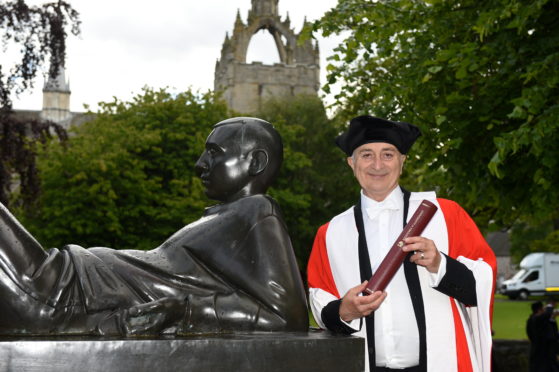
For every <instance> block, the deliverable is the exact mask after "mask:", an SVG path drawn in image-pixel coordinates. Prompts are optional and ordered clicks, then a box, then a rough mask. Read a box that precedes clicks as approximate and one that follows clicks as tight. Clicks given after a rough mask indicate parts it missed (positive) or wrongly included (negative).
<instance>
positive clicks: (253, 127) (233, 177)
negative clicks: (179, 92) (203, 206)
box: [196, 117, 283, 202]
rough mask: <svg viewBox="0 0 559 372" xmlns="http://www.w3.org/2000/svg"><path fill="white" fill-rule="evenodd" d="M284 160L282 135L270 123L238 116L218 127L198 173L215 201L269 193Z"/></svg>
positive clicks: (197, 166) (197, 165) (219, 124)
mask: <svg viewBox="0 0 559 372" xmlns="http://www.w3.org/2000/svg"><path fill="white" fill-rule="evenodd" d="M282 161H283V144H282V140H281V137H280V135H279V133H278V132H277V131H276V130H275V129H274V127H273V126H272V124H270V123H268V122H267V121H264V120H261V119H257V118H248V117H238V118H232V119H227V120H224V121H221V122H219V123H217V124H216V125H214V129H213V131H212V132H211V133H210V135H209V136H208V139H207V140H206V149H205V150H204V152H203V153H202V155H201V156H200V159H198V161H197V162H196V171H197V172H198V175H199V176H200V178H201V179H202V183H203V184H204V187H205V188H206V195H207V196H208V197H209V198H211V199H214V200H219V201H222V202H231V201H234V200H237V199H239V198H241V197H244V196H249V195H255V194H262V193H265V192H266V190H267V189H268V187H269V186H270V184H271V183H272V181H273V180H274V178H275V177H276V176H277V174H278V172H279V169H280V166H281V163H282Z"/></svg>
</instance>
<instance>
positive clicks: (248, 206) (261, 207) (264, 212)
mask: <svg viewBox="0 0 559 372" xmlns="http://www.w3.org/2000/svg"><path fill="white" fill-rule="evenodd" d="M235 204H236V205H235V206H234V207H235V209H236V210H238V211H240V212H250V214H251V215H252V216H258V217H259V218H262V217H265V216H269V215H278V214H279V213H280V212H279V206H278V203H277V202H276V201H275V200H274V199H272V197H270V196H269V195H265V194H256V195H251V196H247V197H244V198H241V199H239V200H237V201H236V202H235Z"/></svg>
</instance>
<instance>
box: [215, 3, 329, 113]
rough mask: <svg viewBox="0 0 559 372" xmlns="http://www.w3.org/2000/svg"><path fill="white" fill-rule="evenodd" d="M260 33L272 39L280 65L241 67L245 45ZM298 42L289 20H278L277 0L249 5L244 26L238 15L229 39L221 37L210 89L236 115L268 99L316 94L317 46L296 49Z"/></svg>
mask: <svg viewBox="0 0 559 372" xmlns="http://www.w3.org/2000/svg"><path fill="white" fill-rule="evenodd" d="M305 24H306V20H305ZM305 24H304V25H303V27H304V26H305ZM262 29H266V30H268V32H270V34H271V35H272V37H273V39H274V41H275V44H276V47H277V49H278V54H279V57H280V63H276V64H273V65H265V64H262V63H261V62H254V63H250V64H249V63H246V55H247V50H248V46H249V44H250V40H251V38H252V36H253V35H254V34H255V33H257V32H258V31H260V30H262ZM298 37H299V34H296V33H295V32H294V30H293V29H292V28H291V25H290V19H289V16H287V17H286V18H285V19H283V20H282V19H281V18H280V16H279V15H278V0H252V9H251V10H250V11H249V12H248V19H247V23H246V24H245V23H244V22H243V20H242V19H241V15H240V13H239V12H237V18H236V20H235V25H234V28H233V35H232V36H231V37H229V35H228V34H226V35H225V41H224V42H223V46H222V48H221V59H219V60H218V61H217V63H216V67H215V80H214V88H215V90H216V91H221V92H222V93H223V97H224V99H225V100H226V102H227V104H228V105H229V107H230V108H231V109H233V110H235V111H237V112H240V113H254V112H255V111H256V110H258V108H259V106H260V104H261V103H262V102H264V100H266V99H267V98H271V97H276V96H286V95H296V94H317V91H318V89H319V87H320V81H319V71H320V68H319V50H318V44H315V45H313V43H312V41H311V40H307V41H305V42H304V43H303V44H300V45H299V44H298V43H297V40H298Z"/></svg>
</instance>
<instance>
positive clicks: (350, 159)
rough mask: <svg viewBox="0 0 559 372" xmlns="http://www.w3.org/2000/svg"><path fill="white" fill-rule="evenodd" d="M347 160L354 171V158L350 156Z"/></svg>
mask: <svg viewBox="0 0 559 372" xmlns="http://www.w3.org/2000/svg"><path fill="white" fill-rule="evenodd" d="M346 160H347V165H349V166H350V167H351V169H352V170H353V156H348V157H347V159H346Z"/></svg>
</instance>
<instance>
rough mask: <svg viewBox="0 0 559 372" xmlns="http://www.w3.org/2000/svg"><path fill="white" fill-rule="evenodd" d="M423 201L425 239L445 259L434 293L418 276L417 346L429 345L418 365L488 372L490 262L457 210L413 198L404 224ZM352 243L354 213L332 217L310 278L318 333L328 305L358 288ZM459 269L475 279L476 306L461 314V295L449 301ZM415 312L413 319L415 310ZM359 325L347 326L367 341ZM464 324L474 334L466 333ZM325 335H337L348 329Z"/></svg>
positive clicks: (319, 243)
mask: <svg viewBox="0 0 559 372" xmlns="http://www.w3.org/2000/svg"><path fill="white" fill-rule="evenodd" d="M423 199H428V200H430V201H432V202H434V203H435V204H436V205H437V206H438V207H439V210H438V211H437V213H436V214H435V216H434V217H433V219H432V221H431V222H430V223H429V225H428V226H427V228H426V229H425V231H424V232H423V234H422V236H425V237H427V238H430V239H432V240H434V241H435V244H436V246H437V248H438V249H439V250H440V251H441V252H442V253H444V254H446V255H447V273H446V275H445V277H444V278H443V280H442V281H441V283H440V284H439V287H437V288H433V287H430V286H429V285H428V284H427V279H426V276H427V275H428V274H427V270H426V269H425V268H423V267H418V268H417V271H418V274H419V277H420V282H421V286H420V288H421V289H420V291H421V294H422V296H423V302H424V304H422V307H423V308H422V309H420V310H419V314H420V317H419V319H421V322H423V324H424V328H425V329H426V331H425V332H424V335H423V336H422V337H423V340H422V341H420V342H423V343H424V344H426V347H425V349H426V358H424V359H426V360H424V361H423V362H422V363H423V364H424V368H425V369H426V370H427V371H430V372H431V371H432V372H436V371H439V370H445V371H449V372H450V371H456V372H469V371H483V372H486V371H487V372H488V371H489V370H490V367H489V365H490V353H491V334H490V332H491V327H490V322H491V314H492V310H493V292H494V286H495V276H496V258H495V255H494V253H493V251H492V250H491V248H490V247H489V246H488V245H487V243H486V241H485V239H484V238H483V236H482V235H481V233H480V232H479V230H478V228H477V226H476V225H475V223H474V222H473V220H472V219H471V218H470V217H469V216H468V214H467V213H466V212H465V211H464V210H463V209H462V208H461V207H460V206H459V205H458V204H457V203H455V202H453V201H450V200H446V199H439V198H436V196H435V194H434V193H412V194H411V198H410V209H409V213H408V219H409V218H410V217H411V215H412V214H413V213H414V212H415V210H416V209H417V206H418V205H419V202H420V201H421V200H423ZM357 240H358V233H357V228H356V226H355V219H354V214H353V207H352V208H350V209H349V210H347V211H346V212H344V213H342V214H340V215H338V216H336V217H334V218H333V219H332V220H331V221H330V222H329V223H327V224H325V225H323V226H322V227H320V228H319V230H318V232H317V235H316V238H315V242H314V245H313V249H312V252H311V256H310V259H309V264H308V268H307V273H308V283H309V300H310V303H311V308H312V310H313V314H314V317H315V319H316V320H317V322H318V323H319V325H320V326H321V327H324V328H328V324H325V322H324V321H323V316H324V317H326V313H327V312H328V309H329V308H330V309H331V308H333V307H332V306H331V305H333V304H334V303H335V302H336V301H337V300H338V299H340V298H341V297H342V296H343V295H344V294H345V293H346V292H347V290H349V289H350V288H352V287H355V286H356V285H358V284H359V283H360V282H361V280H360V279H361V278H360V277H359V258H358V253H357V245H358V244H357ZM463 269H465V270H468V271H471V272H472V273H473V277H474V278H475V284H474V287H475V289H474V293H473V295H474V297H475V299H473V300H467V301H466V300H463V301H464V302H466V306H465V305H464V303H462V302H460V301H458V300H457V299H456V298H461V295H460V294H459V293H458V294H456V295H455V294H454V293H455V292H456V291H454V290H455V289H456V288H460V287H461V285H462V284H463V283H461V277H462V276H463V272H460V270H463ZM447 278H448V280H446V281H445V279H447ZM443 282H444V283H443ZM443 284H444V286H443ZM442 287H446V289H443V288H442ZM449 288H450V289H449ZM388 290H389V288H388ZM441 292H443V293H441ZM458 292H460V290H458ZM468 302H473V303H474V304H475V305H476V306H467V305H470V304H468ZM338 303H339V301H338ZM338 306H339V305H338ZM381 306H382V305H381ZM334 308H335V307H334ZM414 311H416V313H418V310H417V309H416V308H415V306H414ZM336 315H337V314H336ZM417 315H418V314H416V318H417ZM419 322H420V321H419V320H418V323H419ZM364 323H365V322H361V323H359V322H357V323H355V321H354V323H352V324H351V326H352V327H353V328H354V329H358V331H357V333H356V334H357V335H360V336H362V337H366V332H365V329H364V328H365V326H364ZM465 323H468V324H470V325H471V326H467V327H466V326H465ZM343 327H345V326H343ZM330 328H331V330H333V331H341V332H344V331H345V329H350V328H349V327H346V328H345V329H343V328H342V327H330ZM420 328H421V327H420ZM469 329H471V330H472V331H469ZM420 333H421V332H420ZM449 338H450V340H449ZM369 342H371V341H370V340H369ZM441 368H442V369H441Z"/></svg>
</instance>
